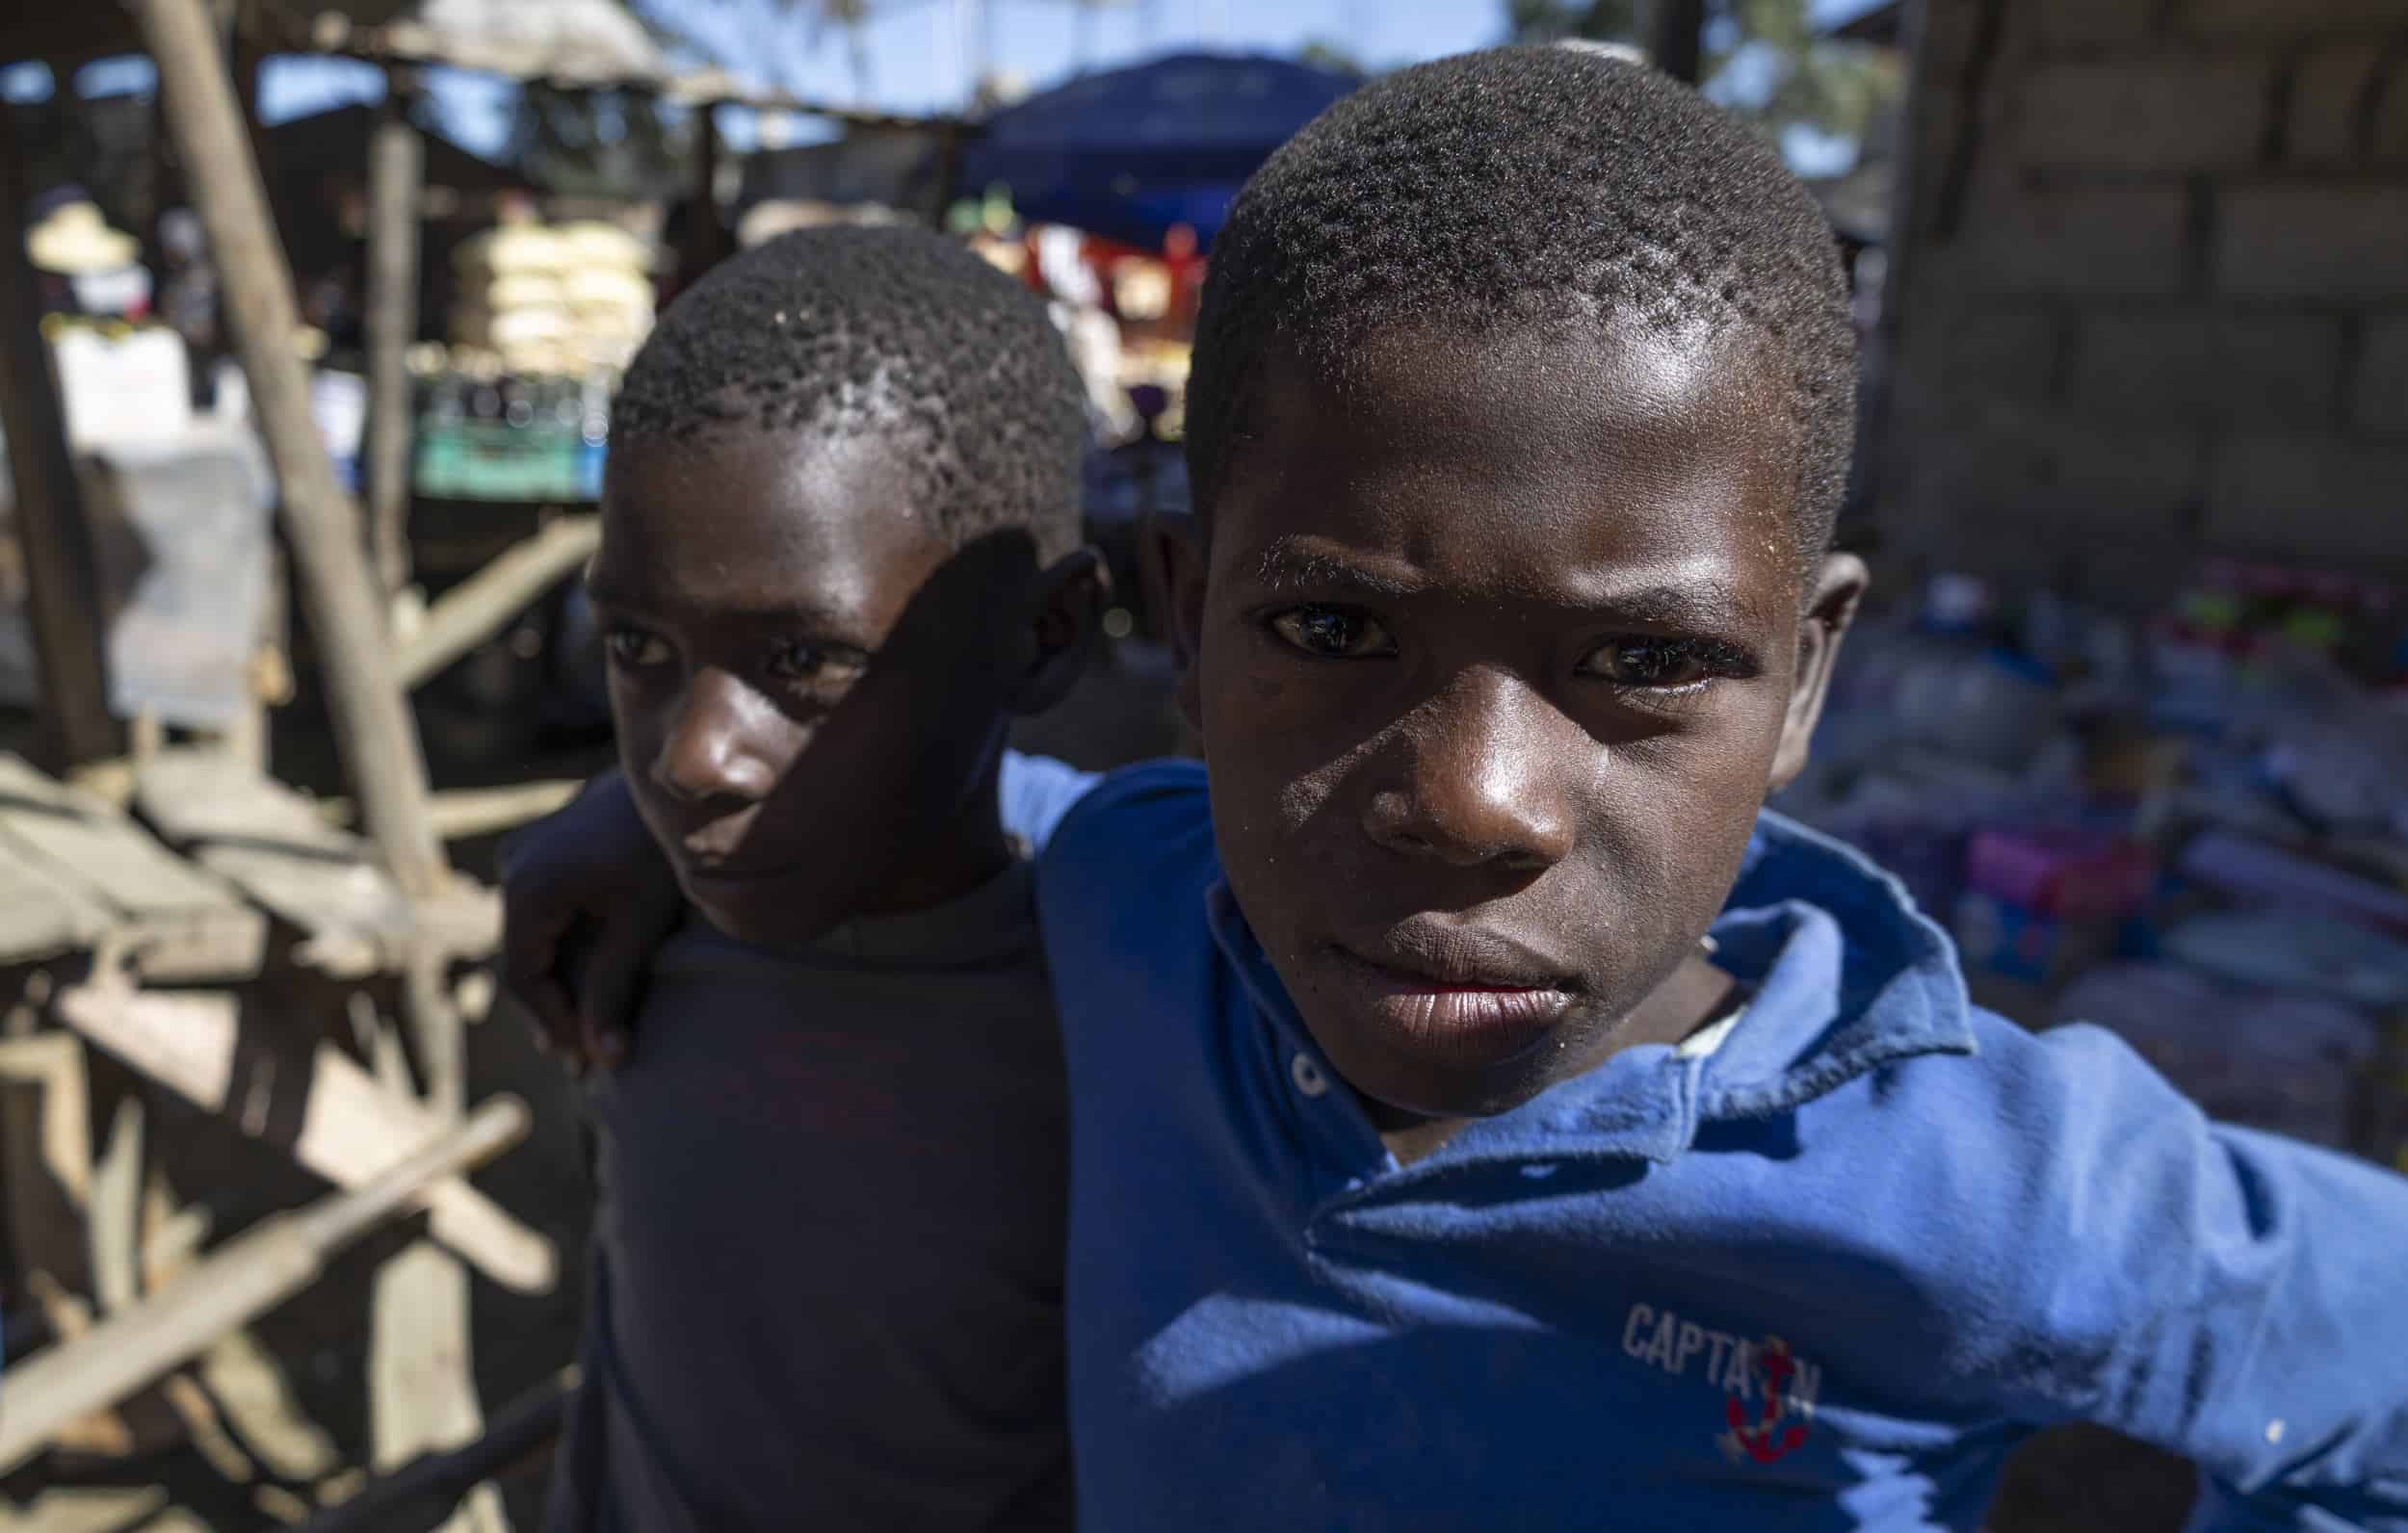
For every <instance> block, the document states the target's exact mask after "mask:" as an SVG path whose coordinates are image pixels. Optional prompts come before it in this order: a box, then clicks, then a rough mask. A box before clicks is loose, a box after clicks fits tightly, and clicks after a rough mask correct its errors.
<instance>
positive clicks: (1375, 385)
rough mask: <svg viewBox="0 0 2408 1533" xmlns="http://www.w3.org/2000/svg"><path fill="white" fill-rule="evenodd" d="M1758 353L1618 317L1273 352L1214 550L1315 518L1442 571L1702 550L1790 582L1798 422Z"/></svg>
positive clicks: (1305, 532)
mask: <svg viewBox="0 0 2408 1533" xmlns="http://www.w3.org/2000/svg"><path fill="white" fill-rule="evenodd" d="M1766 352H1767V348H1766V347H1764V346H1763V345H1762V344H1761V343H1760V342H1759V341H1758V340H1757V339H1756V338H1755V337H1753V336H1752V335H1750V334H1749V333H1747V332H1746V331H1743V330H1740V329H1737V328H1728V327H1726V328H1724V329H1721V330H1719V331H1713V330H1708V329H1706V328H1705V327H1703V326H1691V327H1688V328H1678V327H1667V326H1660V325H1648V324H1644V323H1641V322H1626V323H1620V324H1611V325H1602V326H1601V325H1595V324H1588V325H1580V326H1574V325H1531V326H1525V327H1521V328H1517V329H1509V330H1505V331H1503V332H1493V333H1488V334H1483V335H1478V336H1470V335H1453V334H1450V333H1449V332H1447V331H1446V330H1445V329H1441V328H1422V329H1415V330H1408V331H1401V332H1390V333H1388V334H1384V335H1381V336H1377V337H1374V338H1373V339H1372V340H1371V341H1369V342H1368V343H1367V344H1365V345H1364V346H1362V347H1360V348H1358V349H1356V350H1355V351H1353V352H1352V354H1351V355H1350V356H1349V357H1348V359H1347V360H1346V361H1345V362H1344V363H1343V364H1342V365H1338V366H1329V365H1321V364H1317V363H1315V362H1314V361H1312V360H1310V359H1307V358H1304V357H1301V356H1298V355H1297V354H1296V353H1294V352H1289V353H1285V354H1282V355H1278V356H1275V357H1273V358H1271V359H1269V360H1268V361H1267V364H1266V368H1265V371H1264V373H1263V375H1262V377H1261V397H1260V402H1259V403H1260V407H1259V408H1258V409H1256V410H1255V411H1253V412H1252V415H1253V420H1252V423H1251V429H1249V431H1248V433H1247V435H1246V438H1245V440H1244V441H1243V443H1242V444H1241V445H1240V446H1239V447H1238V448H1237V449H1236V451H1235V452H1234V453H1233V455H1232V457H1231V460H1230V464H1229V472H1228V473H1227V475H1226V476H1225V477H1224V479H1223V481H1222V490H1221V493H1220V495H1219V496H1218V498H1217V503H1216V505H1215V506H1214V507H1212V511H1211V516H1212V522H1213V541H1214V544H1215V549H1216V557H1215V559H1214V561H1213V562H1214V565H1215V568H1216V569H1217V570H1218V569H1222V568H1226V567H1227V564H1228V561H1229V560H1240V561H1243V562H1246V563H1248V564H1252V563H1254V562H1256V561H1259V560H1260V559H1262V558H1263V556H1264V555H1265V554H1266V553H1267V552H1269V550H1270V549H1271V548H1272V547H1273V546H1274V545H1282V544H1284V545H1287V546H1294V544H1295V542H1296V539H1298V538H1299V537H1303V538H1308V539H1309V538H1323V539H1330V540H1334V541H1335V542H1336V543H1339V544H1344V545H1348V546H1353V547H1356V548H1364V547H1376V548H1379V549H1381V550H1383V551H1384V553H1385V554H1386V555H1388V556H1391V557H1393V558H1396V559H1401V560H1403V561H1405V562H1407V563H1410V564H1413V565H1416V566H1418V567H1421V568H1422V569H1423V570H1424V571H1425V573H1426V574H1428V575H1432V576H1436V577H1439V578H1442V579H1443V578H1445V577H1446V576H1447V575H1448V574H1449V573H1456V574H1464V575H1467V576H1469V575H1475V574H1478V573H1479V569H1480V567H1482V566H1485V567H1488V568H1490V569H1492V570H1493V569H1497V568H1502V567H1505V566H1509V565H1512V564H1515V563H1517V562H1519V563H1525V564H1533V565H1540V566H1545V565H1557V566H1559V565H1562V564H1565V563H1567V562H1574V563H1577V562H1586V563H1589V564H1591V565H1594V564H1597V563H1600V562H1602V563H1606V564H1612V563H1617V562H1627V563H1646V564H1659V565H1661V564H1664V563H1667V562H1675V563H1677V562H1683V561H1687V562H1689V563H1694V562H1696V560H1697V559H1700V558H1709V559H1715V560H1720V561H1722V562H1725V563H1733V564H1736V565H1738V566H1741V568H1739V569H1735V570H1734V571H1732V572H1731V573H1730V574H1728V575H1726V577H1725V580H1726V583H1727V582H1728V581H1729V580H1733V579H1739V580H1742V581H1743V582H1744V583H1745V584H1748V585H1766V584H1768V583H1770V584H1780V585H1783V586H1784V588H1785V589H1786V588H1787V586H1788V585H1789V584H1790V582H1791V581H1792V580H1793V576H1794V573H1795V568H1794V566H1795V552H1794V550H1795V545H1794V540H1793V533H1794V521H1795V508H1796V495H1797V476H1796V466H1797V458H1796V434H1795V430H1794V429H1793V424H1792V420H1791V417H1790V416H1789V413H1788V412H1787V411H1786V410H1785V409H1783V408H1782V401H1783V398H1784V395H1783V390H1782V378H1781V374H1780V372H1779V370H1778V369H1777V367H1775V366H1773V365H1770V363H1769V362H1768V360H1767V355H1766ZM1238 545H1243V546H1242V547H1241V546H1238ZM1590 573H1591V575H1592V576H1593V575H1594V574H1595V573H1596V572H1595V571H1594V570H1592V571H1591V572H1590ZM1775 605H1778V604H1775Z"/></svg>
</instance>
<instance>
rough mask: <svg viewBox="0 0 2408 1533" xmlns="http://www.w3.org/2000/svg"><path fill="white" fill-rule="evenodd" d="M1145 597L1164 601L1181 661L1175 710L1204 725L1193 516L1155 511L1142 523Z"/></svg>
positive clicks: (1193, 724)
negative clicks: (1197, 668)
mask: <svg viewBox="0 0 2408 1533" xmlns="http://www.w3.org/2000/svg"><path fill="white" fill-rule="evenodd" d="M1207 558H1208V556H1207V552H1206V550H1205V547H1204V531H1203V529H1202V528H1201V527H1199V526H1198V525H1197V524H1196V520H1195V518H1194V516H1193V515H1191V514H1179V513H1170V512H1165V513H1159V514H1157V515H1154V516H1152V517H1149V518H1148V519H1147V521H1146V525H1145V529H1144V532H1143V534H1142V535H1141V537H1140V539H1139V559H1141V560H1142V561H1143V564H1144V573H1145V584H1146V595H1147V597H1148V598H1149V599H1158V600H1160V601H1161V602H1162V604H1163V607H1162V610H1163V611H1164V614H1165V621H1164V627H1165V629H1166V630H1167V631H1168V633H1167V637H1168V638H1169V639H1170V651H1171V654H1172V655H1173V656H1174V657H1175V658H1176V659H1177V660H1178V662H1179V712H1180V713H1182V714H1184V715H1187V720H1188V725H1189V727H1190V728H1191V729H1195V730H1198V731H1201V730H1202V729H1203V727H1204V700H1203V694H1202V692H1201V690H1200V688H1199V684H1198V682H1197V678H1196V661H1197V658H1198V657H1199V656H1201V655H1202V654H1203V652H1204V572H1205V569H1206V560H1207Z"/></svg>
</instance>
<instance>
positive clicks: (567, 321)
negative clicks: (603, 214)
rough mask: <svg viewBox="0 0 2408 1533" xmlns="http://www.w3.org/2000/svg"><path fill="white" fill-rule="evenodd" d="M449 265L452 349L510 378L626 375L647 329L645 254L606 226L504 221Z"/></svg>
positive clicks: (646, 250)
mask: <svg viewBox="0 0 2408 1533" xmlns="http://www.w3.org/2000/svg"><path fill="white" fill-rule="evenodd" d="M455 266H456V268H457V271H458V300H457V301H456V303H455V304H454V306H453V310H452V343H453V345H454V346H455V347H458V348H460V349H463V350H466V351H482V352H486V353H490V354H491V355H493V356H495V357H497V358H499V359H500V362H501V365H502V367H503V368H504V369H505V370H507V371H509V372H511V373H518V374H535V375H550V376H565V377H582V376H584V375H586V374H588V373H590V372H595V371H604V372H618V371H623V370H624V369H625V368H626V366H627V362H628V359H629V358H631V357H633V356H634V355H635V353H636V348H637V347H639V346H641V345H642V344H643V338H644V336H645V335H646V334H647V333H649V332H650V330H651V328H652V291H653V290H652V277H651V251H650V249H649V248H648V247H646V246H645V245H644V243H643V242H642V241H641V240H639V239H637V238H636V237H635V236H634V235H632V234H629V233H628V232H627V231H625V230H624V229H620V228H616V227H615V226H613V225H611V224H608V223H600V222H584V223H566V224H562V225H560V226H558V227H547V226H545V225H543V224H541V223H537V222H534V221H518V222H511V223H505V224H503V225H501V226H500V227H498V228H494V229H490V230H487V231H486V232H485V233H484V234H481V235H479V236H477V237H476V238H475V239H473V240H470V241H468V242H467V243H466V244H464V245H462V246H461V247H460V249H459V252H458V255H457V256H456V257H455Z"/></svg>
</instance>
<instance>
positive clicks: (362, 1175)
mask: <svg viewBox="0 0 2408 1533" xmlns="http://www.w3.org/2000/svg"><path fill="white" fill-rule="evenodd" d="M56 1009H57V1013H58V1016H59V1018H60V1020H62V1021H63V1022H65V1024H66V1025H67V1026H69V1027H72V1028H73V1029H74V1030H75V1031H76V1032H78V1033H80V1034H81V1035H83V1036H84V1037H85V1038H87V1039H89V1040H91V1041H92V1043H94V1044H97V1045H98V1046H99V1047H101V1048H103V1049H105V1050H107V1051H108V1052H110V1053H112V1054H115V1055H116V1056H117V1057H118V1058H119V1059H122V1060H124V1061H125V1062H126V1063H127V1064H129V1065H131V1066H133V1067H134V1068H135V1069H136V1070H139V1071H141V1072H142V1073H143V1074H144V1076H146V1077H148V1078H150V1079H152V1080H155V1081H157V1082H159V1083H160V1084H161V1085H164V1086H166V1087H167V1088H168V1089H170V1090H171V1091H173V1092H175V1093H177V1094H178V1095H180V1096H182V1097H184V1098H186V1099H188V1100H189V1101H192V1102H194V1103H196V1104H199V1105H200V1106H201V1107H203V1108H205V1109H207V1110H208V1111H211V1112H215V1113H221V1114H223V1115H224V1116H226V1117H229V1118H232V1119H233V1120H234V1121H235V1123H236V1125H237V1126H238V1127H240V1128H241V1129H242V1130H244V1131H245V1132H246V1133H257V1132H258V1131H259V1129H260V1127H263V1126H264V1125H265V1124H266V1123H267V1122H269V1121H270V1120H271V1119H272V1117H273V1116H274V1115H273V1114H272V1113H271V1112H270V1111H269V1104H270V1102H271V1101H272V1100H273V1098H274V1096H275V1094H276V1093H277V1092H278V1091H294V1090H301V1091H305V1092H306V1093H307V1095H306V1097H305V1098H304V1099H303V1101H304V1104H305V1105H304V1107H303V1109H302V1115H301V1132H300V1136H299V1137H298V1138H297V1139H295V1141H294V1142H293V1144H292V1146H291V1147H290V1150H289V1152H288V1153H289V1154H290V1155H291V1156H292V1157H293V1158H294V1160H296V1161H297V1162H299V1163H300V1164H301V1166H303V1167H305V1168H306V1169H308V1170H310V1171H313V1172H315V1173H316V1174H318V1175H319V1176H322V1177H324V1178H326V1179H327V1181H328V1182H333V1183H334V1184H335V1185H336V1186H339V1187H363V1186H366V1185H368V1184H369V1182H372V1181H373V1180H374V1179H375V1178H376V1177H377V1176H378V1175H380V1174H381V1173H382V1172H383V1171H384V1170H385V1168H387V1167H388V1166H391V1165H392V1164H393V1163H394V1162H395V1161H396V1160H398V1159H399V1158H400V1157H401V1156H403V1155H404V1154H405V1153H406V1151H408V1150H409V1149H410V1148H411V1147H412V1146H416V1145H421V1144H425V1143H427V1142H428V1141H429V1140H431V1139H432V1138H433V1137H435V1135H436V1134H437V1133H438V1132H439V1131H440V1130H441V1129H442V1127H443V1125H442V1120H441V1119H440V1118H439V1117H438V1116H437V1114H436V1113H435V1111H434V1110H433V1109H432V1108H431V1107H429V1106H426V1105H424V1104H419V1103H416V1102H413V1101H411V1100H410V1099H409V1098H407V1097H404V1096H399V1095H396V1094H395V1093H393V1092H391V1091H388V1090H386V1089H384V1088H383V1087H382V1086H380V1085H379V1084H378V1083H377V1081H376V1078H374V1077H373V1076H371V1075H369V1073H368V1072H367V1071H365V1070H363V1069H361V1068H360V1067H359V1066H358V1065H357V1064H355V1063H353V1061H352V1059H351V1058H350V1057H349V1056H348V1055H346V1054H344V1053H343V1052H341V1051H339V1050H337V1049H336V1048H334V1047H333V1046H332V1045H331V1044H323V1043H322V1044H320V1045H319V1046H318V1050H317V1052H316V1054H315V1055H314V1056H313V1057H312V1058H311V1059H310V1060H309V1062H308V1065H307V1071H308V1074H307V1076H306V1078H303V1079H300V1080H292V1081H285V1082H279V1081H277V1080H276V1079H275V1078H274V1076H273V1075H272V1074H270V1073H268V1072H267V1071H264V1070H262V1071H255V1072H254V1073H253V1074H251V1075H250V1076H249V1078H245V1079H242V1080H237V1079H235V1078H234V1057H235V1038H236V1033H237V1030H238V1025H237V1021H236V1002H235V1000H234V998H233V997H232V996H230V995H226V994H223V993H222V992H220V993H212V992H208V991H173V992H162V991H141V990H134V989H130V988H125V987H121V986H118V985H115V984H90V985H82V986H78V987H76V988H74V989H71V990H68V991H66V992H65V993H63V994H62V995H61V996H60V997H59V999H58V1001H57V1007H56ZM427 1208H428V1210H429V1212H430V1213H431V1214H432V1221H431V1223H430V1225H429V1232H430V1233H431V1234H432V1235H433V1236H434V1238H435V1239H437V1240H438V1241H440V1242H442V1243H443V1244H444V1245H446V1246H449V1247H450V1248H451V1249H453V1250H454V1251H457V1252H458V1253H459V1254H460V1255H461V1256H462V1257H465V1258H466V1259H467V1260H469V1261H470V1262H472V1263H474V1264H475V1265H476V1267H477V1268H478V1269H479V1270H480V1271H482V1272H484V1274H485V1275H486V1276H487V1277H490V1278H492V1279H493V1280H494V1281H495V1282H496V1283H499V1284H501V1285H502V1286H505V1287H508V1288H511V1289H514V1290H516V1291H518V1292H521V1293H547V1292H549V1291H551V1288H552V1286H553V1284H554V1283H555V1282H556V1281H557V1279H558V1275H559V1259H558V1257H557V1255H556V1254H555V1253H554V1251H553V1249H552V1243H551V1242H550V1241H549V1240H546V1239H545V1238H544V1237H543V1236H542V1235H540V1234H537V1233H536V1232H535V1231H533V1230H530V1229H528V1228H527V1227H526V1226H525V1225H523V1224H521V1223H519V1222H518V1221H517V1220H516V1219H514V1218H512V1217H510V1213H509V1212H508V1211H507V1210H506V1209H504V1208H501V1207H500V1206H499V1205H497V1204H495V1203H494V1202H493V1201H492V1200H491V1199H489V1198H487V1197H486V1196H485V1195H484V1193H482V1192H479V1191H478V1190H477V1189H476V1188H474V1187H472V1186H470V1185H469V1184H468V1183H467V1182H464V1181H461V1180H459V1179H458V1178H446V1179H443V1180H441V1181H438V1182H435V1183H434V1184H433V1185H432V1187H430V1188H429V1189H428V1190H427Z"/></svg>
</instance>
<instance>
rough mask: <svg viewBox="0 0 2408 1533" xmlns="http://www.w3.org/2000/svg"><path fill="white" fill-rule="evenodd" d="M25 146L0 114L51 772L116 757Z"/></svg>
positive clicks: (28, 532) (1, 352) (11, 317)
mask: <svg viewBox="0 0 2408 1533" xmlns="http://www.w3.org/2000/svg"><path fill="white" fill-rule="evenodd" d="M25 163H26V162H25V154H24V145H23V144H21V143H18V142H17V133H16V124H15V121H14V115H13V112H12V111H8V110H0V327H5V334H0V430H5V431H6V433H7V435H8V439H9V471H10V473H11V474H12V476H13V478H14V480H15V481H16V482H15V489H16V533H17V542H18V544H19V546H20V547H21V548H22V550H23V553H24V557H25V576H26V580H25V607H26V616H27V618H28V620H29V626H30V627H31V628H32V629H33V634H34V661H35V666H36V669H37V670H38V671H39V682H40V687H41V696H40V699H39V706H40V710H41V715H40V722H41V725H42V732H43V735H44V736H45V740H44V747H45V748H44V754H45V755H46V756H47V757H48V758H49V759H48V760H47V761H46V762H45V763H44V765H46V766H51V767H53V768H55V769H63V768H65V767H69V766H82V765H83V764H84V763H86V762H91V761H98V760H100V759H101V758H103V757H106V756H112V755H115V754H116V753H117V748H118V726H117V720H116V719H115V718H113V717H111V716H110V713H109V679H108V662H107V659H106V654H107V650H106V640H105V638H104V637H103V635H102V633H101V627H100V600H99V589H100V584H99V577H98V575H97V573H96V568H95V565H94V563H93V557H92V527H91V524H90V523H89V522H87V521H86V520H85V518H84V506H83V495H82V492H81V490H80V488H79V487H78V485H77V484H76V481H75V464H74V459H73V458H72V456H71V455H69V453H68V450H67V440H66V417H65V411H64V410H63V409H62V408H61V406H60V403H59V395H58V390H57V388H56V387H55V386H54V384H53V383H52V380H51V376H50V362H49V351H50V349H49V347H48V346H47V345H46V344H44V342H43V341H42V338H41V297H40V294H39V291H38V290H37V288H36V286H35V278H34V269H33V266H32V264H31V263H30V262H28V261H27V260H26V258H25V221H24V209H25V204H26V202H27V200H28V199H29V198H30V196H31V192H30V190H29V189H28V187H27V186H26V183H25Z"/></svg>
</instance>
